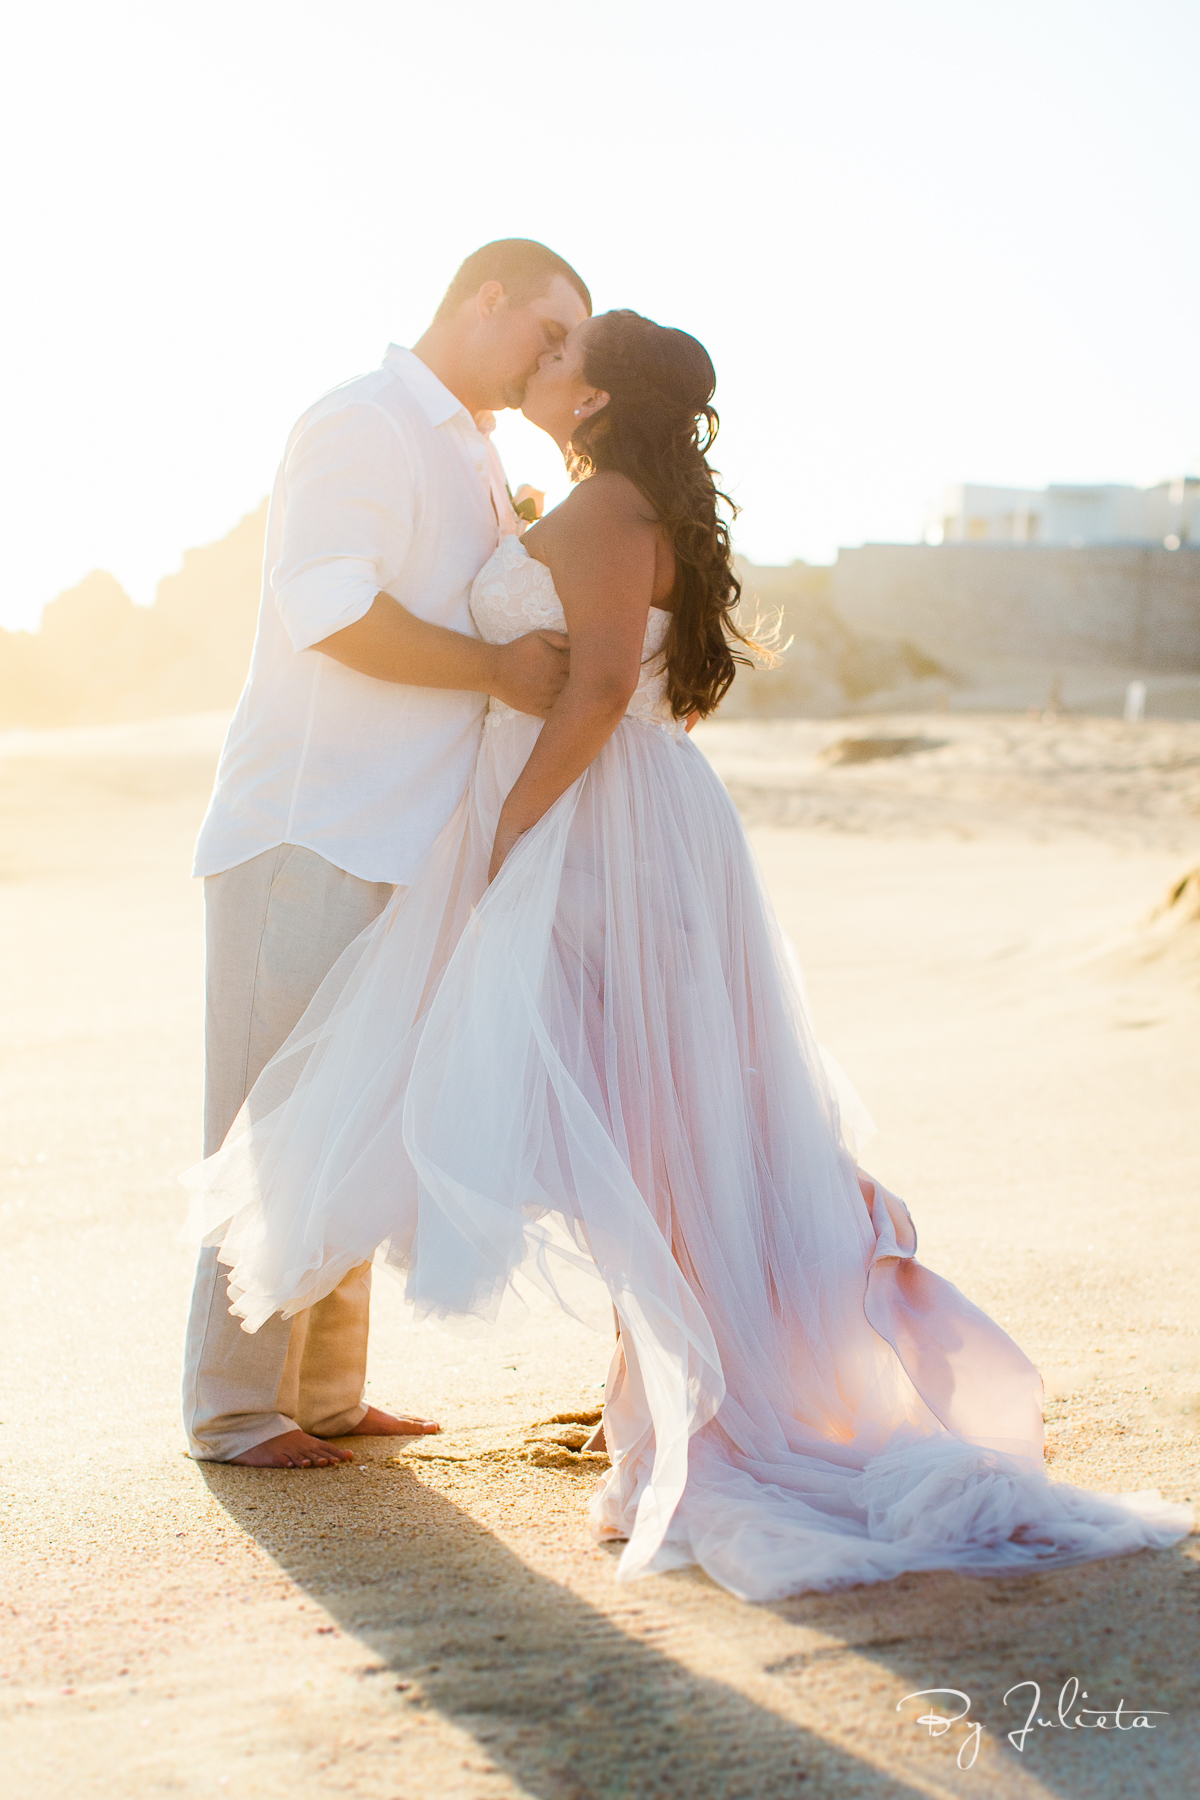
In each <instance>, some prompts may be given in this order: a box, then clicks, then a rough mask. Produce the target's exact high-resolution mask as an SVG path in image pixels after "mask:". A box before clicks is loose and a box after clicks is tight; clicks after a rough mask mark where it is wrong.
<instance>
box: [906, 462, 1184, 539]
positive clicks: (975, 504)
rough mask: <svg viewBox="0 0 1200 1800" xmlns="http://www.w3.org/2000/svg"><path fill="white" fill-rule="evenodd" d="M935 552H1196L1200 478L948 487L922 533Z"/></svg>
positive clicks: (960, 485)
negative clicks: (1131, 547) (954, 548)
mask: <svg viewBox="0 0 1200 1800" xmlns="http://www.w3.org/2000/svg"><path fill="white" fill-rule="evenodd" d="M925 538H926V542H928V543H934V544H939V543H940V544H1053V545H1062V546H1067V547H1072V548H1075V547H1082V546H1084V545H1090V544H1154V545H1157V546H1160V547H1165V548H1166V549H1168V550H1178V549H1179V548H1180V547H1181V546H1182V545H1184V544H1188V545H1192V546H1200V475H1182V476H1178V477H1177V478H1176V479H1175V480H1174V481H1160V482H1159V483H1158V484H1157V485H1156V486H1155V487H1148V488H1137V487H1120V486H1117V485H1115V484H1112V485H1109V486H1105V487H1062V486H1054V487H1047V488H1000V487H978V486H976V485H975V484H974V483H969V482H959V483H958V484H957V485H956V486H954V487H948V488H947V489H946V491H945V494H944V496H943V499H942V507H941V511H940V513H939V514H938V516H937V517H936V518H935V519H933V520H932V521H931V522H930V524H929V527H928V528H927V530H926V533H925Z"/></svg>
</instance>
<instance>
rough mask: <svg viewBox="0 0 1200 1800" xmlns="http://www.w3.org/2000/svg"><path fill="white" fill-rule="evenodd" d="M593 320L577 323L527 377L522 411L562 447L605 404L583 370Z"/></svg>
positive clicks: (604, 395)
mask: <svg viewBox="0 0 1200 1800" xmlns="http://www.w3.org/2000/svg"><path fill="white" fill-rule="evenodd" d="M591 324H592V321H591V320H590V319H584V320H583V321H582V323H581V324H579V325H576V326H575V327H574V329H573V330H572V331H570V332H569V333H568V335H567V337H566V338H565V340H564V341H563V343H562V344H560V345H559V347H558V349H557V350H548V351H547V352H546V354H545V355H544V356H543V357H542V358H541V360H540V362H539V363H538V366H537V370H536V372H535V373H534V374H533V375H531V376H530V378H529V381H528V383H527V385H526V388H525V399H524V401H523V402H522V405H521V411H522V412H523V413H524V414H525V417H526V418H527V419H528V420H529V422H530V424H531V425H537V426H538V427H539V428H540V429H541V430H542V431H547V432H549V434H550V436H551V437H552V438H553V439H554V440H555V442H556V443H557V444H559V445H560V446H561V448H562V449H563V450H565V449H566V448H567V445H568V444H569V443H570V441H571V433H572V431H573V430H574V429H575V427H576V426H577V425H579V424H580V423H581V422H582V420H584V419H587V418H590V417H591V415H592V413H594V412H598V411H599V409H600V408H601V407H602V406H605V405H607V404H608V395H607V394H606V393H604V392H602V391H601V390H600V389H598V388H597V387H596V385H595V383H594V382H589V381H588V380H586V378H585V376H584V373H583V361H584V348H585V344H586V341H587V333H588V331H589V329H590V328H591Z"/></svg>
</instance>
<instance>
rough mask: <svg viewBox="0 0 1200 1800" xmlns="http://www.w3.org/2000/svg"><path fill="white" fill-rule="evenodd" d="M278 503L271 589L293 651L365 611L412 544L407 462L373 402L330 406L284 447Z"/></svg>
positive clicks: (410, 473)
mask: <svg viewBox="0 0 1200 1800" xmlns="http://www.w3.org/2000/svg"><path fill="white" fill-rule="evenodd" d="M284 474H285V480H286V484H287V503H286V508H285V512H284V519H283V533H282V542H281V545H280V553H279V558H278V560H277V561H276V563H275V565H274V567H273V568H272V569H271V573H270V581H271V591H272V593H273V595H274V597H275V604H276V606H277V607H278V608H279V615H280V618H281V619H282V620H283V624H284V629H285V630H286V632H287V634H288V637H289V638H290V639H291V641H292V645H293V647H294V648H295V649H297V650H308V649H311V648H312V646H313V645H314V644H319V643H320V642H321V641H322V640H323V639H324V638H327V637H329V636H330V635H331V634H332V633H333V632H335V631H341V630H343V629H344V628H345V627H346V626H347V625H353V624H354V623H355V622H356V620H358V619H361V618H363V617H364V616H365V614H366V613H368V612H369V611H370V609H371V606H372V605H373V603H374V600H375V596H376V594H378V592H379V590H380V589H381V588H382V587H385V586H386V585H387V583H388V582H389V581H391V580H394V579H395V576H396V575H397V573H398V572H399V570H400V568H401V566H402V564H403V562H404V559H405V557H406V555H407V553H408V549H409V546H410V544H411V543H412V537H413V529H414V520H415V506H416V496H415V493H414V470H413V465H412V460H411V458H410V457H409V455H408V453H407V449H406V446H405V444H404V441H403V438H402V436H401V434H400V432H399V431H398V430H397V428H396V426H395V424H394V423H393V422H392V421H391V419H389V418H388V417H387V416H386V415H385V414H384V413H383V412H381V411H380V409H379V408H378V407H375V406H371V405H366V404H361V403H360V404H355V405H351V406H343V407H339V408H337V409H336V410H334V411H332V412H330V413H327V414H325V415H324V417H320V418H317V419H315V420H312V421H311V422H310V423H308V424H306V425H305V426H304V427H303V429H302V430H301V431H300V432H299V434H298V435H297V437H296V438H295V440H294V441H293V443H292V444H291V445H290V446H289V449H288V454H287V457H286V459H285V464H284Z"/></svg>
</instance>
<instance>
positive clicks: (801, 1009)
mask: <svg viewBox="0 0 1200 1800" xmlns="http://www.w3.org/2000/svg"><path fill="white" fill-rule="evenodd" d="M538 728H539V727H538V725H537V722H536V721H533V720H530V719H528V718H524V717H522V716H521V715H518V714H513V713H508V712H499V713H497V712H493V713H491V714H489V715H488V726H487V728H486V729H485V731H484V734H483V741H482V747H481V750H480V755H479V760H478V763H477V766H476V771H475V774H474V777H473V779H472V783H471V786H470V788H469V790H468V792H467V794H466V795H465V797H464V799H463V801H462V802H461V804H460V806H459V808H458V810H457V812H456V813H455V815H454V817H453V818H452V819H451V821H450V823H449V824H448V825H447V827H446V829H445V830H444V831H443V833H442V835H441V837H440V838H439V839H438V841H437V843H436V845H435V846H434V848H433V850H432V851H431V853H430V855H429V857H428V859H427V861H426V863H425V864H424V866H423V868H422V870H421V872H420V873H419V875H418V877H417V879H416V880H415V882H414V884H413V885H412V887H411V888H409V889H408V890H407V891H406V892H404V893H401V894H398V895H397V897H396V898H395V900H393V902H392V903H391V905H389V906H388V907H387V908H386V910H385V911H384V912H383V913H382V914H381V915H380V917H379V918H378V919H377V920H376V921H375V923H374V924H373V925H371V926H370V927H369V928H368V929H367V930H366V931H365V932H364V933H363V934H362V935H361V937H359V938H358V939H357V940H356V941H355V942H354V943H353V944H352V945H351V946H350V948H349V949H348V950H347V951H346V952H345V954H344V955H343V956H342V957H341V959H340V960H339V962H338V963H337V964H336V966H335V967H334V969H333V970H332V971H331V973H330V975H329V976H328V977H327V979H326V981H325V982H324V984H323V985H322V987H321V989H320V990H319V992H318V993H317V995H316V997H315V999H314V1000H313V1002H312V1004H311V1005H310V1007H309V1009H308V1011H307V1012H306V1013H305V1015H304V1017H303V1019H302V1020H301V1021H300V1023H299V1025H298V1026H297V1028H296V1030H295V1031H294V1032H293V1033H292V1035H291V1037H290V1038H289V1039H288V1040H287V1042H286V1043H285V1044H284V1046H283V1048H282V1049H281V1050H280V1051H279V1053H278V1054H277V1055H276V1057H275V1058H274V1059H273V1061H272V1062H271V1063H270V1064H269V1065H268V1067H267V1068H266V1070H265V1071H264V1073H263V1075H262V1076H261V1077H260V1079H259V1081H258V1082H257V1084H256V1085H255V1087H254V1089H253V1091H252V1092H251V1094H250V1096H249V1098H248V1100H247V1101H246V1104H245V1106H244V1107H243V1109H242V1112H241V1113H240V1114H239V1116H238V1119H237V1120H236V1121H235V1123H234V1126H233V1128H232V1129H231V1131H230V1134H229V1137H228V1139H227V1140H226V1143H225V1145H224V1146H223V1148H222V1149H221V1150H220V1151H219V1152H218V1154H217V1155H216V1156H214V1157H211V1158H210V1159H209V1160H208V1161H207V1162H206V1163H204V1164H202V1165H201V1166H200V1167H199V1168H198V1169H197V1170H196V1171H193V1172H192V1174H191V1176H190V1177H187V1178H185V1179H186V1180H187V1181H188V1183H189V1185H190V1186H191V1187H192V1189H193V1195H194V1199H193V1206H192V1214H191V1221H190V1229H191V1232H192V1235H193V1236H194V1237H200V1238H202V1239H203V1240H204V1241H206V1242H210V1243H217V1244H219V1245H220V1246H221V1251H220V1254H221V1258H222V1261H224V1262H226V1263H227V1264H229V1265H230V1268H231V1276H230V1285H231V1292H232V1293H233V1295H234V1301H235V1304H234V1310H235V1311H236V1312H238V1313H240V1314H241V1315H242V1317H243V1319H244V1322H245V1326H246V1328H247V1329H248V1330H254V1329H256V1328H257V1327H258V1325H260V1324H261V1323H262V1322H263V1321H264V1320H265V1319H267V1318H268V1317H270V1316H271V1314H272V1313H274V1312H276V1311H280V1310H282V1311H283V1312H284V1313H285V1314H290V1313H292V1312H295V1311H297V1310H299V1309H300V1308H302V1307H306V1306H309V1305H311V1304H312V1303H313V1302H314V1301H316V1300H318V1299H319V1298H321V1296H322V1295H324V1294H326V1293H328V1292H329V1291H330V1290H331V1289H332V1288H333V1287H335V1286H336V1285H337V1283H338V1281H339V1280H340V1279H341V1277H342V1276H343V1275H344V1274H345V1273H346V1271H347V1270H348V1269H350V1268H352V1267H354V1266H356V1265H357V1264H359V1263H362V1262H364V1261H366V1260H368V1259H369V1258H371V1257H372V1256H375V1255H377V1254H378V1256H379V1257H380V1258H382V1259H384V1260H386V1261H387V1262H388V1263H390V1264H392V1265H393V1266H394V1267H395V1268H397V1269H399V1270H401V1271H403V1272H404V1274H405V1278H406V1284H407V1294H408V1298H409V1300H410V1301H411V1302H412V1304H413V1306H414V1307H415V1308H416V1310H417V1312H418V1314H421V1315H436V1316H438V1317H440V1318H448V1319H452V1318H459V1319H462V1318H471V1317H474V1318H477V1319H491V1318H493V1317H494V1316H495V1313H496V1311H497V1308H498V1306H499V1303H500V1300H501V1298H502V1296H503V1294H504V1291H505V1289H506V1287H507V1286H508V1285H509V1284H510V1283H512V1282H513V1281H514V1280H515V1279H516V1278H518V1277H519V1276H524V1277H528V1278H531V1279H533V1280H535V1281H537V1282H539V1283H540V1284H541V1285H542V1286H544V1287H547V1288H549V1289H550V1290H551V1291H552V1292H553V1291H556V1290H555V1277H556V1269H557V1268H558V1267H559V1266H560V1261H561V1259H563V1258H566V1259H568V1260H570V1261H573V1262H575V1263H577V1264H578V1265H579V1266H581V1267H585V1268H588V1269H593V1270H595V1271H596V1272H597V1273H598V1274H599V1276H600V1277H601V1278H602V1279H603V1281H604V1282H605V1284H606V1285H607V1288H608V1291H609V1294H610V1295H611V1297H612V1301H613V1304H614V1306H615V1308H616V1312H617V1315H618V1317H619V1320H620V1339H619V1342H618V1345H617V1351H616V1354H615V1356H614V1359H613V1365H612V1368H611V1369H610V1374H609V1380H608V1382H607V1384H606V1391H605V1408H604V1426H605V1435H606V1438H607V1442H608V1447H609V1451H610V1454H611V1458H612V1468H611V1471H610V1472H609V1474H608V1475H607V1477H606V1478H605V1479H604V1481H603V1483H602V1484H601V1486H600V1488H599V1491H598V1493H597V1495H596V1498H595V1500H594V1501H593V1523H594V1527H595V1529H596V1531H597V1533H598V1534H599V1535H600V1536H607V1537H616V1538H621V1539H624V1540H626V1544H625V1549H624V1552H623V1555H622V1557H621V1560H620V1564H619V1574H620V1575H621V1576H623V1577H629V1576H634V1575H638V1574H641V1573H643V1572H646V1571H650V1570H658V1569H664V1568H671V1567H676V1566H680V1565H683V1564H688V1563H699V1564H700V1565H701V1566H702V1567H703V1568H704V1569H706V1570H707V1571H708V1573H709V1574H710V1575H711V1576H712V1577H713V1578H714V1579H715V1580H717V1581H719V1582H720V1583H722V1584H723V1585H724V1586H725V1587H726V1588H728V1589H730V1590H731V1591H733V1592H734V1593H736V1594H740V1595H743V1596H744V1597H746V1598H750V1599H760V1600H764V1599H774V1598H779V1597H781V1596H783V1595H787V1594H794V1593H798V1592H800V1591H802V1590H805V1589H823V1588H833V1587H839V1586H843V1585H847V1584H849V1583H854V1582H864V1581H877V1580H882V1579H885V1578H887V1577H889V1576H892V1575H895V1574H898V1573H900V1572H901V1571H903V1570H909V1569H950V1568H953V1569H959V1570H963V1571H967V1572H972V1573H978V1574H983V1573H994V1572H1000V1571H1017V1570H1022V1569H1029V1568H1032V1567H1039V1566H1045V1565H1046V1564H1048V1563H1057V1564H1062V1563H1066V1562H1077V1561H1082V1560H1085V1559H1088V1558H1092V1557H1100V1556H1109V1555H1115V1554H1119V1553H1121V1552H1124V1551H1129V1550H1134V1549H1138V1548H1140V1547H1142V1546H1145V1545H1163V1544H1167V1543H1170V1542H1173V1541H1175V1540H1176V1539H1177V1538H1179V1537H1180V1536H1182V1535H1183V1534H1184V1533H1185V1532H1186V1531H1187V1530H1188V1529H1189V1525H1190V1513H1189V1512H1188V1510H1187V1509H1185V1508H1181V1507H1177V1506H1171V1505H1168V1504H1166V1503H1165V1502H1163V1501H1162V1500H1160V1499H1159V1497H1158V1496H1157V1495H1156V1494H1151V1493H1144V1494H1138V1495H1124V1496H1121V1497H1107V1496H1101V1495H1098V1494H1093V1493H1088V1492H1085V1491H1083V1490H1080V1489H1076V1488H1070V1487H1066V1486H1063V1485H1060V1484H1054V1483H1051V1482H1050V1481H1049V1480H1048V1479H1047V1478H1046V1475H1045V1473H1044V1469H1043V1465H1042V1414H1041V1381H1040V1378H1039V1376H1038V1374H1037V1371H1036V1369H1035V1368H1034V1367H1033V1365H1032V1364H1031V1363H1030V1362H1029V1361H1028V1359H1027V1358H1026V1357H1025V1356H1024V1355H1023V1353H1022V1352H1021V1350H1020V1349H1019V1348H1018V1346H1017V1345H1016V1344H1015V1343H1014V1342H1013V1341H1012V1339H1011V1338H1009V1337H1008V1336H1007V1334H1006V1333H1005V1332H1004V1331H1002V1330H1001V1329H1000V1327H999V1326H998V1325H996V1324H995V1323H994V1322H993V1321H992V1320H990V1319H989V1318H987V1316H986V1315H985V1314H984V1313H982V1312H981V1311H980V1310H979V1309H978V1308H977V1307H975V1306H973V1305H972V1304H971V1302H970V1301H968V1300H967V1299H966V1298H965V1297H964V1296H963V1295H962V1294H961V1293H959V1291H958V1289H957V1288H955V1287H953V1286H952V1285H951V1284H950V1283H949V1282H947V1281H944V1280H942V1279H941V1278H940V1277H938V1276H937V1275H935V1274H933V1273H932V1272H931V1271H930V1270H928V1269H926V1268H924V1267H923V1266H922V1265H921V1264H920V1263H919V1262H917V1260H916V1258H915V1254H914V1252H915V1249H916V1235H915V1232H914V1230H913V1227H912V1222H911V1220H910V1218H909V1216H908V1213H907V1210H906V1209H905V1207H904V1206H903V1204H902V1203H901V1202H900V1201H899V1200H897V1199H896V1198H895V1197H894V1196H893V1195H890V1194H888V1193H886V1191H885V1190H883V1189H882V1188H881V1187H879V1186H877V1185H876V1184H874V1183H872V1182H871V1181H870V1180H868V1179H866V1178H864V1179H863V1180H861V1181H860V1177H859V1172H858V1170H857V1168H856V1165H855V1161H854V1157H853V1155H852V1154H851V1152H850V1149H849V1148H848V1147H847V1132H846V1130H845V1128H844V1125H843V1119H842V1108H840V1107H839V1102H838V1098H837V1095H836V1092H835V1085H834V1083H833V1082H832V1081H831V1078H830V1075H829V1073H828V1072H827V1067H826V1064H825V1062H824V1061H823V1059H822V1056H821V1053H820V1050H819V1048H818V1046H817V1044H816V1042H815V1039H814V1036H813V1033H812V1029H811V1025H810V1021H809V1017H808V1012H807V1006H806V1002H805V999H804V995H803V990H802V987H801V984H800V979H799V974H798V970H797V969H796V968H795V965H794V959H793V958H792V957H791V956H790V955H789V950H788V946H787V944H786V942H785V941H784V939H783V938H782V935H781V933H780V931H779V928H778V925H777V923H776V921H775V918H774V915H773V912H772V909H771V906H770V904H769V901H768V900H767V897H766V895H765V892H764V890H763V888H762V885H761V882H760V879H759V876H758V873H757V870H756V868H755V865H754V861H753V858H752V855H751V853H750V849H749V846H748V844H747V842H746V838H745V834H744V832H743V829H742V826H741V822H740V820H739V818H738V816H737V813H736V810H735V808H734V806H733V804H732V802H731V801H730V799H729V796H728V795H727V793H726V792H725V790H724V788H723V787H722V786H721V784H720V782H719V781H718V780H717V778H716V776H715V775H714V774H713V772H712V770H711V768H710V767H709V765H708V763H707V762H706V761H705V759H704V757H703V756H702V755H701V753H700V752H699V751H698V750H697V749H696V748H695V746H694V745H693V744H692V743H691V742H690V741H688V740H687V739H681V738H679V737H678V736H677V735H676V734H675V733H673V732H672V731H670V730H669V729H664V728H663V727H662V726H661V725H659V724H656V723H655V722H654V721H652V720H646V719H639V718H632V717H629V718H626V719H625V720H623V721H622V723H621V724H620V726H619V727H618V728H617V731H616V732H615V734H614V736H613V737H612V739H611V740H610V741H609V743H608V744H607V745H606V746H605V748H604V749H603V750H602V751H601V753H600V755H599V756H598V757H597V759H596V761H595V762H594V763H593V764H592V765H591V767H590V768H589V769H588V770H587V771H586V773H585V774H584V775H583V776H581V777H580V779H579V780H578V781H577V782H576V783H575V784H574V786H573V787H571V788H570V789H569V790H568V792H567V793H565V794H564V795H563V796H562V798H561V799H560V800H559V801H558V802H557V803H556V804H555V805H554V806H553V807H552V808H551V809H550V811H549V812H548V813H547V814H546V815H545V817H544V818H543V819H542V820H541V822H540V823H539V824H538V825H537V826H536V827H535V828H534V829H533V830H532V831H530V832H528V833H527V834H526V836H525V837H524V838H522V839H521V840H520V842H519V843H518V844H517V846H516V848H515V849H514V850H513V851H512V853H511V854H510V856H509V858H508V860H507V861H506V863H505V865H504V868H503V869H502V871H501V873H500V875H499V876H498V878H497V879H496V881H495V882H493V884H492V885H491V887H490V888H489V887H488V886H487V868H488V861H489V858H490V854H491V846H492V840H493V836H494V831H495V825H496V820H497V817H498V814H499V810H500V806H501V803H502V801H503V799H504V797H505V795H506V794H507V793H508V791H509V788H510V787H511V786H512V783H513V782H514V781H515V779H516V777H517V775H518V774H519V773H520V770H521V768H522V767H523V765H524V763H525V760H526V758H527V757H528V755H529V751H530V749H531V748H532V744H533V740H534V738H535V736H536V732H537V730H538Z"/></svg>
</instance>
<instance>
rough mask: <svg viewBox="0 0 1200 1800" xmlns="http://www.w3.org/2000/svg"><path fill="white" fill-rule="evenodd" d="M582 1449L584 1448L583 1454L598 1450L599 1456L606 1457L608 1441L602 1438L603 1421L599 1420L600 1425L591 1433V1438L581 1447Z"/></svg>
mask: <svg viewBox="0 0 1200 1800" xmlns="http://www.w3.org/2000/svg"><path fill="white" fill-rule="evenodd" d="M583 1448H584V1451H585V1452H586V1451H588V1450H598V1451H599V1452H600V1454H601V1456H607V1455H608V1441H607V1439H606V1438H605V1436H604V1420H603V1419H601V1421H600V1423H599V1424H598V1425H597V1427H596V1429H595V1431H593V1433H592V1435H591V1437H590V1438H589V1439H588V1441H587V1443H586V1444H585V1445H584V1446H583Z"/></svg>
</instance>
